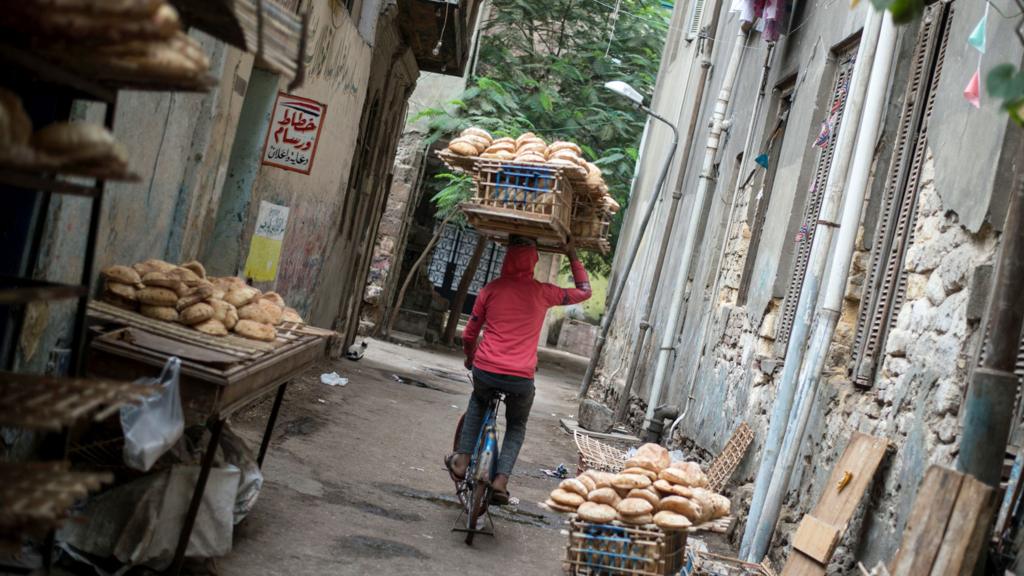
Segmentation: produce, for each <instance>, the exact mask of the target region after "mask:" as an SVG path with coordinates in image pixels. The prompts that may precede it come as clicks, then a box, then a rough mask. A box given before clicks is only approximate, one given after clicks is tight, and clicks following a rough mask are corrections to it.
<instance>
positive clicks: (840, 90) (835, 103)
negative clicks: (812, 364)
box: [775, 42, 859, 357]
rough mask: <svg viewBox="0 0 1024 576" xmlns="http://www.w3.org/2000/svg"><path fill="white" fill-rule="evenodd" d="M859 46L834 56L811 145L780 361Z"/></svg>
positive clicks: (781, 326) (780, 332)
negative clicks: (814, 151) (810, 174)
mask: <svg viewBox="0 0 1024 576" xmlns="http://www.w3.org/2000/svg"><path fill="white" fill-rule="evenodd" d="M858 45H859V43H856V42H855V43H853V44H852V45H848V46H845V47H843V49H842V51H841V52H839V53H837V54H836V55H835V58H836V72H835V81H834V82H833V84H832V96H831V98H829V102H828V108H827V109H826V111H825V118H823V119H822V122H821V126H820V128H819V131H818V135H817V138H816V140H815V142H814V145H815V146H816V147H818V148H820V152H819V153H818V161H817V164H816V165H815V168H814V178H813V180H811V185H810V189H809V190H808V191H807V196H806V200H805V202H804V211H803V217H802V218H801V219H800V221H799V222H798V223H797V227H796V229H795V230H792V236H790V238H792V239H793V241H794V242H795V243H796V249H795V250H794V254H793V274H792V276H791V277H790V280H789V286H788V288H787V289H786V295H785V298H784V299H783V301H782V309H781V311H780V314H779V323H778V329H777V331H776V334H775V353H776V355H777V356H779V357H782V356H785V354H786V346H787V345H788V344H789V335H790V332H791V331H792V330H793V320H794V318H795V317H796V307H797V304H799V301H800V289H801V288H802V287H803V284H804V275H805V274H806V273H807V263H808V260H809V259H810V257H811V242H812V240H813V239H814V228H815V226H816V225H817V223H818V217H819V215H820V214H821V204H822V201H823V200H824V199H825V188H826V186H827V184H828V174H829V172H830V171H831V170H832V158H833V157H834V156H835V151H836V140H837V137H838V135H839V126H840V125H841V124H842V122H843V114H844V113H845V111H846V96H847V93H848V92H849V88H850V80H851V78H852V77H853V64H854V59H855V57H856V55H857V47H858Z"/></svg>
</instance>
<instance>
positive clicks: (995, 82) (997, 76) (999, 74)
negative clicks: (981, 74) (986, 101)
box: [986, 64, 1024, 101]
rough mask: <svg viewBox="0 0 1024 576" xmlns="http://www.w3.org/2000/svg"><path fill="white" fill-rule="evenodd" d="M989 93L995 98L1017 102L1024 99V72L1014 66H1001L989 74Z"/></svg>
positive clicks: (987, 83)
mask: <svg viewBox="0 0 1024 576" xmlns="http://www.w3.org/2000/svg"><path fill="white" fill-rule="evenodd" d="M986 85H987V86H988V93H989V95H991V96H992V97H994V98H999V99H1000V100H1005V101H1015V100H1018V99H1020V98H1024V70H1021V71H1018V70H1017V68H1016V66H1014V65H1013V64H1000V65H999V66H996V67H995V68H993V69H992V70H990V71H989V73H988V81H987V82H986Z"/></svg>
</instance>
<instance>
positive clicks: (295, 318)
mask: <svg viewBox="0 0 1024 576" xmlns="http://www.w3.org/2000/svg"><path fill="white" fill-rule="evenodd" d="M281 321H282V322H294V323H295V324H305V323H306V321H305V320H303V319H302V316H300V315H299V312H298V310H296V309H295V308H285V309H284V312H282V313H281Z"/></svg>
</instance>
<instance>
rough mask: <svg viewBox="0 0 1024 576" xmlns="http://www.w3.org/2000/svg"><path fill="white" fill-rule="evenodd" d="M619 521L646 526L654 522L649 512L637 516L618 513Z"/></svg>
mask: <svg viewBox="0 0 1024 576" xmlns="http://www.w3.org/2000/svg"><path fill="white" fill-rule="evenodd" d="M619 521H621V522H622V523H623V524H629V525H631V526H646V525H648V524H652V523H654V517H653V516H651V515H650V514H640V515H639V516H623V515H621V514H620V515H619Z"/></svg>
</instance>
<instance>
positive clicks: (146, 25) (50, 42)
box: [0, 0, 210, 82]
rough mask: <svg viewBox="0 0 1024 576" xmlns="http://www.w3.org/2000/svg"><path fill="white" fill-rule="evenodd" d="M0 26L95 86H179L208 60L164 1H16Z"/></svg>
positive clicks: (202, 69)
mask: <svg viewBox="0 0 1024 576" xmlns="http://www.w3.org/2000/svg"><path fill="white" fill-rule="evenodd" d="M0 20H2V21H3V23H4V24H5V25H6V26H7V27H10V28H13V29H16V30H18V31H19V32H22V33H26V34H28V35H29V36H30V37H31V38H32V39H33V41H34V46H33V49H34V50H35V51H37V52H38V53H40V54H43V55H45V56H46V57H47V58H49V59H51V60H56V61H59V62H61V63H64V64H67V65H69V66H73V67H75V68H76V69H77V71H78V72H79V73H80V74H82V75H87V76H89V77H90V78H92V79H96V80H101V81H104V80H112V81H118V80H128V79H135V80H140V81H147V80H148V81H157V82H160V81H167V82H175V81H183V82H188V81H191V80H195V79H196V78H199V77H201V76H203V75H205V74H206V73H207V72H208V71H209V69H210V60H209V58H207V56H206V55H205V54H204V53H203V50H202V47H201V46H200V45H199V43H198V42H196V41H195V40H193V39H192V38H190V37H189V36H188V35H187V34H185V33H184V32H183V31H182V25H181V18H180V17H179V16H178V12H177V10H175V9H174V7H173V6H171V5H170V4H169V3H168V2H166V0H20V1H19V2H16V3H12V4H11V6H9V7H5V14H4V15H3V16H2V17H0Z"/></svg>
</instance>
